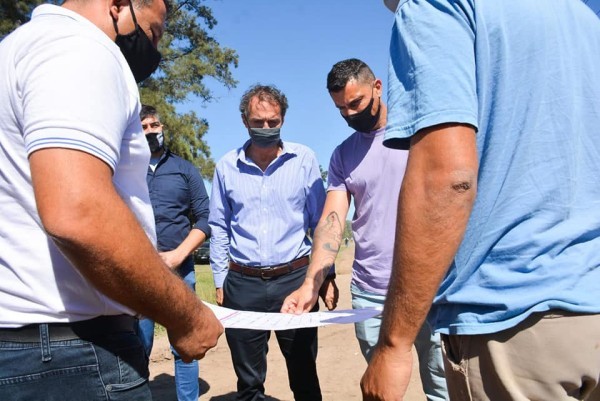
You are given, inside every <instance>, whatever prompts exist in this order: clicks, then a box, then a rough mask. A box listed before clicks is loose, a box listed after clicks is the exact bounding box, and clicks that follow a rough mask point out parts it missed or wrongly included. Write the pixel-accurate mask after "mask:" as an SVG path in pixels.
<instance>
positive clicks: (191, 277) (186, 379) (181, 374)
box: [139, 269, 200, 401]
mask: <svg viewBox="0 0 600 401" xmlns="http://www.w3.org/2000/svg"><path fill="white" fill-rule="evenodd" d="M183 281H185V283H186V284H187V285H188V286H189V287H190V288H191V289H192V290H193V291H196V275H195V272H194V270H193V269H192V270H191V271H190V272H189V273H188V274H186V275H185V277H183ZM139 336H140V338H141V340H142V343H143V344H144V349H145V350H146V355H147V356H148V357H150V353H151V352H152V345H153V344H154V321H152V320H150V319H142V320H140V323H139ZM171 352H172V353H173V357H174V359H175V388H176V390H177V399H178V400H179V401H191V400H193V401H197V400H198V397H200V386H199V384H198V375H199V367H198V361H192V362H190V363H185V362H183V361H182V360H181V358H180V357H179V354H178V353H177V351H175V349H174V348H173V347H171Z"/></svg>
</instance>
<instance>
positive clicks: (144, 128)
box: [142, 121, 162, 130]
mask: <svg viewBox="0 0 600 401" xmlns="http://www.w3.org/2000/svg"><path fill="white" fill-rule="evenodd" d="M161 125H162V124H161V123H160V122H159V121H155V122H153V123H150V124H142V129H143V130H147V129H148V127H150V128H160V126H161Z"/></svg>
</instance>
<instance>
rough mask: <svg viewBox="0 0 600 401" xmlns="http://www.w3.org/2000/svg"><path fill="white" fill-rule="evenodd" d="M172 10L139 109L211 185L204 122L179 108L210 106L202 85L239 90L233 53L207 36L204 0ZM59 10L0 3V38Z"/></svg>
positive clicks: (20, 1) (176, 3)
mask: <svg viewBox="0 0 600 401" xmlns="http://www.w3.org/2000/svg"><path fill="white" fill-rule="evenodd" d="M170 1H171V4H172V5H173V8H172V10H171V13H170V14H169V19H168V21H167V29H166V32H165V34H164V36H163V39H162V41H161V43H160V47H159V50H160V51H161V53H162V55H163V59H162V61H161V63H160V66H159V69H158V71H157V72H155V73H154V75H153V76H152V77H150V78H149V79H147V80H146V81H144V82H142V83H141V84H140V96H141V99H142V103H145V104H150V105H153V106H154V107H156V109H157V110H158V112H159V114H160V116H161V121H162V123H163V124H164V125H165V134H166V138H167V143H168V145H169V147H170V148H171V150H173V151H174V152H175V153H177V154H179V155H180V156H182V157H183V158H185V159H187V160H190V161H191V162H192V163H194V164H195V165H196V166H197V167H199V168H200V170H201V172H202V175H203V176H204V177H205V178H207V179H210V178H211V177H212V175H213V170H214V166H215V163H214V161H213V160H212V158H211V154H210V148H209V146H208V144H207V143H206V142H205V141H204V139H203V138H204V135H205V134H206V132H207V131H208V122H207V121H206V119H203V118H201V117H199V116H198V115H197V114H196V113H195V112H194V111H189V112H186V113H181V112H178V111H177V107H178V106H182V105H184V104H185V103H187V102H189V101H190V100H191V98H192V97H195V98H199V99H201V101H203V102H210V101H213V100H214V99H213V95H212V93H211V91H210V90H209V89H208V88H207V87H206V86H205V84H204V79H205V78H207V77H210V78H213V79H215V80H216V81H217V82H219V83H221V84H223V85H224V86H225V87H226V88H229V89H230V88H234V87H235V86H236V84H237V82H236V80H235V79H234V78H233V75H232V73H231V68H232V67H233V68H236V67H237V65H238V56H237V53H236V52H235V50H232V49H229V48H226V47H222V46H221V45H220V44H219V43H218V42H217V41H216V40H215V39H214V38H213V37H211V36H210V35H209V32H208V31H210V30H212V29H213V28H214V27H215V25H216V24H217V20H216V19H215V18H214V16H213V15H212V12H211V10H210V8H209V7H206V6H204V5H202V3H203V2H204V0H170ZM44 2H46V3H52V4H61V3H62V2H63V0H48V1H44V0H17V1H14V0H0V6H1V7H0V37H3V36H5V35H6V34H8V33H10V32H11V31H12V30H14V29H15V28H17V27H18V26H19V25H21V24H23V23H25V22H27V21H28V20H29V18H30V16H31V12H32V10H33V9H34V8H35V7H36V6H38V5H39V4H41V3H44Z"/></svg>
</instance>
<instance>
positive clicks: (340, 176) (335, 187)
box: [327, 146, 348, 191]
mask: <svg viewBox="0 0 600 401" xmlns="http://www.w3.org/2000/svg"><path fill="white" fill-rule="evenodd" d="M327 191H348V188H347V187H346V179H345V175H344V165H343V162H342V151H341V148H340V146H338V147H336V148H335V150H334V151H333V154H332V155H331V159H330V160H329V171H328V172H327Z"/></svg>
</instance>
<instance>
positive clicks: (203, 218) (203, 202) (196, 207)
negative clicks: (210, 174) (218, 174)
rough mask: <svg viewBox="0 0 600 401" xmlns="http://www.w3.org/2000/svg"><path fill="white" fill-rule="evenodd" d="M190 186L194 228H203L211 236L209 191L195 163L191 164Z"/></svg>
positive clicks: (207, 235)
mask: <svg viewBox="0 0 600 401" xmlns="http://www.w3.org/2000/svg"><path fill="white" fill-rule="evenodd" d="M189 167H190V168H189V170H190V171H189V173H188V180H189V184H188V185H189V188H190V199H191V209H192V214H193V215H194V221H195V223H194V228H197V229H198V230H201V231H202V232H204V234H206V237H209V236H210V226H209V225H208V214H209V209H208V207H209V202H208V193H207V192H206V187H205V186H204V180H203V179H202V176H201V175H200V173H199V172H198V169H197V168H196V166H194V165H193V164H191V163H190V164H189Z"/></svg>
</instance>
